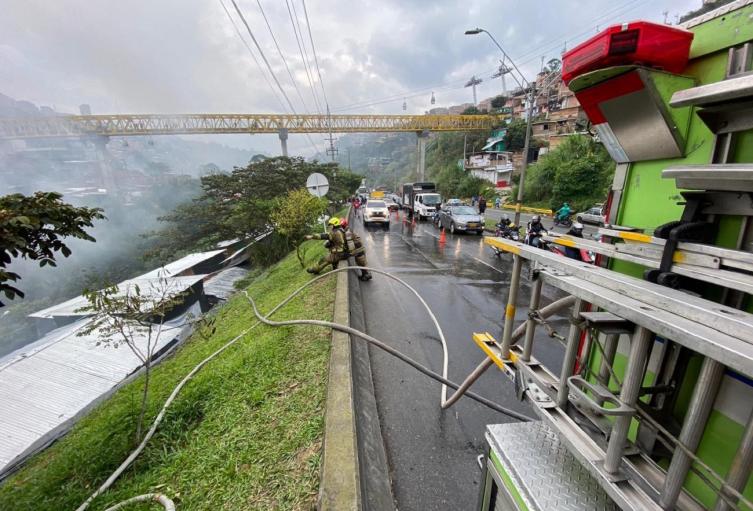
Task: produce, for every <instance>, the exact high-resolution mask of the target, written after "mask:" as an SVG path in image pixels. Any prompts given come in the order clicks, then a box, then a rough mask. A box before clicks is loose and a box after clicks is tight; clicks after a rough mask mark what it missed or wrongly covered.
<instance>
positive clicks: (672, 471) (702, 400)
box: [659, 358, 724, 509]
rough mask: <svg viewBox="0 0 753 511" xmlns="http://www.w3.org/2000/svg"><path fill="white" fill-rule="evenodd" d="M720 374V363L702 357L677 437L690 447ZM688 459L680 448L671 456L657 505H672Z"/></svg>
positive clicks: (703, 423)
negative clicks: (701, 363)
mask: <svg viewBox="0 0 753 511" xmlns="http://www.w3.org/2000/svg"><path fill="white" fill-rule="evenodd" d="M723 374H724V366H723V365H722V364H720V363H719V362H717V361H715V360H712V359H710V358H704V359H703V365H702V366H701V372H700V373H699V375H698V379H697V381H696V384H695V388H694V389H693V396H692V397H691V399H690V405H689V406H688V412H687V413H686V414H685V421H684V422H683V424H682V430H681V431H680V436H679V441H680V442H682V443H683V444H684V445H686V446H687V447H688V449H690V450H692V451H695V450H696V449H697V448H698V444H699V443H700V441H701V436H702V435H703V431H704V429H705V428H706V421H707V420H708V418H709V414H710V413H711V408H712V406H713V404H714V400H715V399H716V394H717V391H718V390H719V385H720V383H721V381H722V375H723ZM691 461H692V460H691V459H690V456H688V455H687V454H686V453H685V452H683V451H681V450H679V449H678V450H676V451H675V453H674V456H672V461H671V462H670V464H669V468H668V469H667V477H666V478H665V479H664V487H663V488H662V492H661V495H660V496H659V505H660V506H661V507H662V508H663V509H674V507H675V504H676V503H677V497H678V496H679V495H680V491H682V485H683V483H684V482H685V478H686V477H687V475H688V470H689V469H690V464H691Z"/></svg>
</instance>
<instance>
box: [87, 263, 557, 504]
mask: <svg viewBox="0 0 753 511" xmlns="http://www.w3.org/2000/svg"><path fill="white" fill-rule="evenodd" d="M360 270H366V271H369V272H373V273H376V274H380V275H384V276H386V277H388V278H390V279H393V280H395V281H396V282H398V283H400V284H401V285H403V286H405V287H406V288H408V289H410V290H411V292H413V293H414V294H415V295H416V296H417V297H418V299H419V301H420V302H421V303H422V305H423V306H424V307H425V309H426V310H427V312H428V314H429V316H430V317H431V319H432V322H433V323H434V325H435V327H436V328H437V332H438V333H439V338H440V341H441V343H442V350H443V363H442V374H439V373H436V372H435V371H433V370H431V369H429V368H427V367H426V366H424V365H422V364H420V363H419V362H417V361H415V360H413V359H412V358H410V357H408V356H407V355H405V354H403V353H401V352H400V351H398V350H396V349H395V348H392V347H391V346H389V345H388V344H387V343H385V342H383V341H380V340H379V339H376V338H374V337H372V336H370V335H368V334H366V333H364V332H361V331H359V330H356V329H354V328H352V327H350V326H348V325H341V324H339V323H333V322H330V321H319V320H307V319H298V320H288V321H272V320H270V319H269V318H270V317H271V316H272V315H274V314H275V313H276V312H277V311H279V310H280V309H281V308H282V307H284V306H285V305H287V304H288V303H289V302H290V301H291V300H293V298H295V297H296V296H297V295H299V294H300V293H301V292H302V291H303V290H304V289H306V288H307V287H308V286H310V285H312V284H314V283H315V282H318V281H319V280H321V279H324V278H327V277H330V276H332V275H334V274H335V273H339V272H343V271H360ZM244 294H245V295H246V297H247V299H248V300H249V302H250V304H251V306H252V308H253V311H254V314H255V316H256V318H257V322H256V323H254V324H253V325H251V326H250V327H249V328H247V329H245V330H244V331H242V332H241V333H240V334H238V335H237V336H235V337H234V338H232V339H231V340H230V341H228V342H227V343H225V344H224V345H222V346H221V347H220V348H218V349H217V350H216V351H214V352H213V353H212V354H211V355H209V356H208V357H206V358H205V359H204V360H202V361H201V362H199V363H198V364H197V365H196V366H195V367H194V368H193V369H192V370H191V371H190V372H189V373H188V374H187V375H186V376H185V377H183V379H182V380H181V381H180V382H179V383H178V385H177V386H176V387H175V388H174V389H173V391H172V393H171V394H170V396H169V397H168V398H167V400H166V401H165V403H164V404H163V405H162V408H161V409H160V411H159V413H158V414H157V417H155V419H154V421H153V422H152V425H151V427H150V428H149V430H148V431H147V433H146V434H145V435H144V438H143V439H142V440H141V443H140V444H139V445H138V446H137V447H136V449H134V450H133V452H131V454H130V455H129V456H128V457H127V458H126V459H125V460H124V461H123V462H122V463H121V464H120V466H118V468H116V469H115V471H113V473H112V474H111V475H110V476H109V477H108V478H107V479H106V480H105V481H104V482H103V483H102V484H101V485H100V486H99V488H97V490H95V491H94V493H92V495H91V496H89V498H87V499H86V500H85V501H84V502H83V503H82V504H81V505H80V506H79V507H78V508H77V509H76V511H84V510H86V509H87V508H88V507H89V505H90V504H91V503H92V501H94V499H95V498H97V497H98V496H99V495H101V494H102V493H104V492H105V491H107V489H109V488H110V486H112V485H113V484H114V483H115V481H116V480H117V479H118V477H120V475H121V474H122V473H123V472H124V471H125V469H126V468H128V466H130V464H131V463H133V461H134V460H135V459H136V458H137V457H138V456H139V454H141V452H142V451H143V450H144V448H145V447H146V445H147V443H148V442H149V440H150V439H151V438H152V437H153V436H154V434H155V432H156V430H157V428H158V427H159V425H160V423H161V422H162V420H163V419H164V417H165V412H166V411H167V409H168V408H169V407H170V405H171V404H172V403H173V401H174V400H175V398H176V397H177V396H178V394H179V393H180V391H181V390H182V389H183V387H184V386H185V385H186V384H187V383H188V382H189V381H190V380H191V379H192V378H193V377H194V376H195V375H196V373H198V372H199V371H200V370H201V369H202V368H203V367H204V366H205V365H206V364H207V363H209V362H210V361H211V360H212V359H214V358H215V357H217V356H218V355H220V354H221V353H222V352H223V351H225V350H226V349H227V348H229V347H230V346H232V345H233V344H235V343H236V342H237V341H239V340H240V339H241V338H243V337H244V336H245V335H246V334H248V333H249V332H250V331H251V330H252V329H254V328H256V327H257V326H258V325H259V324H262V323H263V324H266V325H269V326H275V327H279V326H288V325H304V324H307V325H316V326H323V327H327V328H331V329H334V330H339V331H342V332H346V333H349V334H351V335H353V336H354V337H356V338H359V339H362V340H364V341H366V342H368V343H370V344H373V345H374V346H376V347H378V348H380V349H382V350H383V351H385V352H387V353H389V354H390V355H393V356H395V357H397V358H399V359H400V360H402V361H403V362H406V363H407V364H408V365H410V366H411V367H413V368H415V369H417V370H418V371H420V372H421V373H423V374H425V375H426V376H429V377H430V378H432V379H434V380H436V381H438V382H440V383H441V384H442V398H441V402H440V405H441V407H442V408H443V409H446V408H449V407H450V406H452V405H453V404H454V403H455V402H457V400H458V399H459V398H460V397H462V396H463V395H465V396H467V397H469V398H471V399H473V400H474V401H477V402H479V403H481V404H483V405H485V406H487V407H489V408H491V409H493V410H495V411H498V412H500V413H502V414H504V415H507V416H509V417H512V418H514V419H517V420H520V421H530V420H533V419H532V418H531V417H529V416H527V415H524V414H522V413H519V412H517V411H515V410H511V409H508V408H506V407H503V406H501V405H499V404H497V403H494V402H493V401H491V400H489V399H487V398H485V397H482V396H480V395H478V394H475V393H473V392H469V391H468V388H469V387H470V386H471V385H472V384H473V383H474V382H475V381H476V380H477V379H478V378H479V377H480V376H481V374H483V372H484V371H485V370H486V369H488V368H489V367H490V366H491V359H488V358H486V359H485V360H484V361H483V362H482V363H481V364H479V366H478V367H477V368H476V369H475V370H474V371H473V372H472V373H471V374H470V375H469V376H468V377H467V378H466V379H465V380H464V381H463V383H462V384H460V385H458V384H457V383H454V382H452V381H450V380H449V379H447V370H448V354H447V342H446V340H445V337H444V332H442V329H441V327H440V325H439V322H438V321H437V318H436V316H435V315H434V313H433V312H432V311H431V309H430V308H429V306H428V304H427V303H426V302H425V301H424V299H423V298H422V297H421V295H420V294H419V293H418V291H416V290H415V289H414V288H413V287H411V286H410V285H409V284H408V283H406V282H405V281H403V280H402V279H399V278H398V277H395V276H394V275H392V274H390V273H387V272H385V271H382V270H379V269H376V268H370V267H365V266H349V267H345V268H338V269H335V270H333V271H331V272H328V273H325V274H324V275H320V276H318V277H316V278H314V279H311V280H309V281H308V282H306V283H305V284H304V285H302V286H301V287H299V288H298V289H296V290H295V291H294V292H293V293H291V294H290V295H288V296H287V297H286V298H285V299H284V300H283V301H281V302H280V303H279V304H277V305H276V306H275V307H274V308H273V309H272V310H270V311H269V313H267V314H266V315H265V316H263V315H261V313H260V312H259V311H258V309H257V307H256V303H255V302H254V301H253V299H252V298H251V296H250V295H249V294H248V292H246V291H244ZM571 304H572V299H570V297H568V298H563V299H561V300H558V301H556V302H553V303H552V304H550V305H549V306H547V307H544V308H543V309H541V310H540V311H539V314H540V315H541V316H542V317H546V316H549V315H551V314H554V313H555V312H557V311H559V310H562V309H563V308H565V307H567V306H569V305H571ZM524 326H525V325H521V327H519V328H518V329H517V330H516V331H515V332H514V333H513V338H515V339H519V338H520V337H522V335H523V333H524V332H525V329H524ZM447 387H451V388H453V389H455V390H456V392H455V393H454V394H453V395H452V396H451V397H450V398H449V399H446V392H447V391H446V389H447ZM163 497H164V499H163ZM148 500H154V501H157V502H159V503H160V504H162V505H163V506H164V507H165V509H167V510H168V511H172V510H174V506H173V507H169V506H170V505H172V502H171V501H170V500H169V499H167V497H165V496H164V495H160V494H147V495H140V496H137V497H132V498H131V499H128V500H126V501H123V502H120V503H117V504H115V505H114V506H112V507H110V508H108V509H107V510H106V511H115V510H116V509H121V508H122V507H124V506H126V505H129V504H131V503H134V502H143V501H148Z"/></svg>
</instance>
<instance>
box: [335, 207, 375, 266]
mask: <svg viewBox="0 0 753 511" xmlns="http://www.w3.org/2000/svg"><path fill="white" fill-rule="evenodd" d="M340 227H341V228H342V230H343V232H344V233H345V249H346V251H347V253H348V256H353V258H355V260H356V264H357V265H358V266H368V265H369V264H368V262H367V261H366V250H365V249H364V247H363V243H361V237H360V236H359V235H358V234H356V233H354V232H353V231H351V230H350V228H349V227H348V219H347V218H343V219H341V220H340ZM358 278H359V279H361V280H363V281H366V280H371V272H369V270H361V276H360V277H358Z"/></svg>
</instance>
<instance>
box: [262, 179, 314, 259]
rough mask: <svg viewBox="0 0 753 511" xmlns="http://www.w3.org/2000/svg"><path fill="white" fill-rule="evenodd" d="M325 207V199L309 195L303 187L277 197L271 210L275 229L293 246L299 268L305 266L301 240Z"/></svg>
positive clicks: (311, 228) (312, 227) (310, 229)
mask: <svg viewBox="0 0 753 511" xmlns="http://www.w3.org/2000/svg"><path fill="white" fill-rule="evenodd" d="M326 209H327V200H326V199H321V198H319V197H315V196H313V195H311V194H310V193H309V192H308V190H306V189H305V188H298V189H296V190H291V191H289V192H288V194H287V195H285V197H283V198H281V199H279V200H278V202H277V205H276V206H275V208H274V210H273V211H272V215H271V220H272V225H274V227H275V231H277V232H278V233H279V234H281V235H283V236H285V237H287V238H288V240H289V241H290V243H291V244H292V245H293V246H294V247H295V249H296V256H297V257H298V262H300V263H301V268H303V267H305V261H304V256H305V252H301V241H302V240H303V237H304V236H305V235H306V234H309V233H310V232H311V231H312V230H313V229H314V226H315V225H316V223H317V220H318V219H319V217H321V216H322V214H324V211H325V210H326Z"/></svg>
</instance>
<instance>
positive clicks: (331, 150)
mask: <svg viewBox="0 0 753 511" xmlns="http://www.w3.org/2000/svg"><path fill="white" fill-rule="evenodd" d="M327 131H328V136H327V138H326V139H325V140H328V141H329V147H328V148H327V149H326V150H325V152H326V153H327V154H328V155H330V156H331V157H332V161H333V162H334V161H335V156H337V152H338V151H337V148H336V147H335V140H337V139H336V138H332V116H331V115H330V113H329V105H327Z"/></svg>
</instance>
